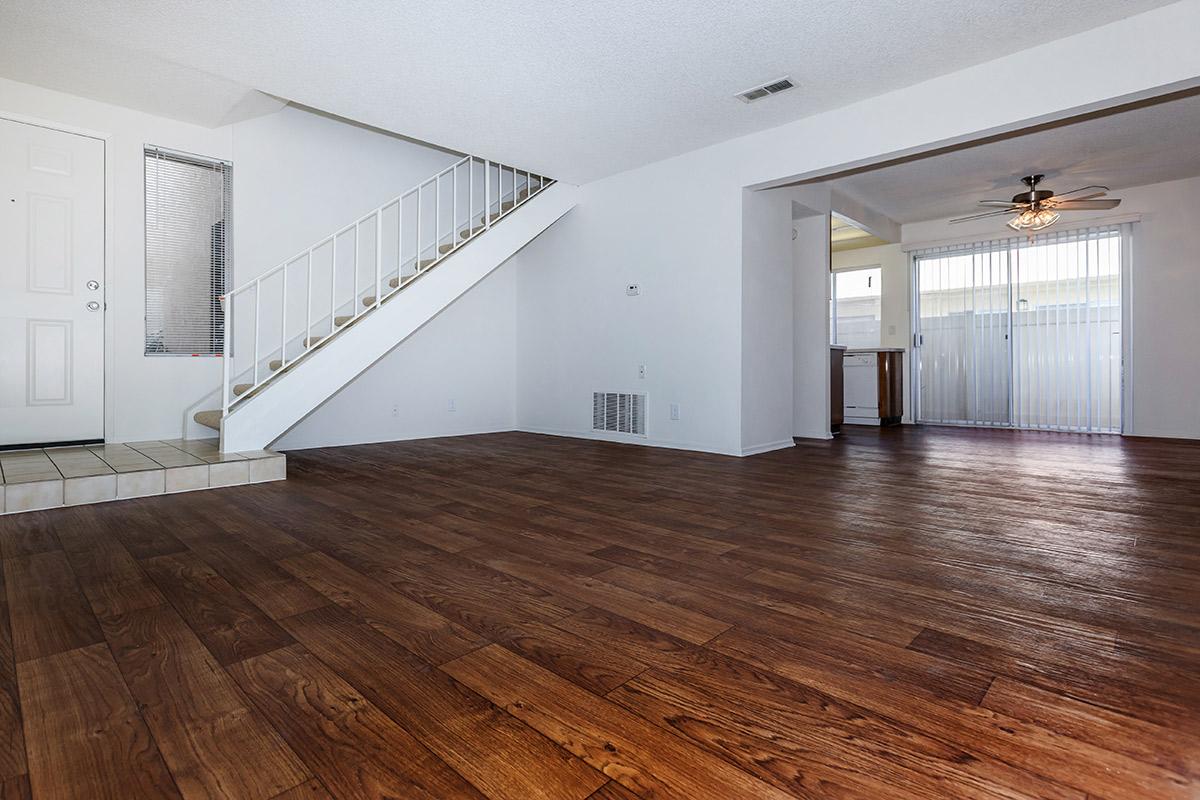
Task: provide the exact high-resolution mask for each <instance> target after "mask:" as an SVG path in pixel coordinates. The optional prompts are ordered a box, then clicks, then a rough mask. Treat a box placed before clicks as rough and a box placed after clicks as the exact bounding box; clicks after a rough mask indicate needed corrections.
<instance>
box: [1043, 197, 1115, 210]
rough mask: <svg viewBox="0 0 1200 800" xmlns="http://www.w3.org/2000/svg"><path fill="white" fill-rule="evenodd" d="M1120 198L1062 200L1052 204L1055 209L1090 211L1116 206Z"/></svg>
mask: <svg viewBox="0 0 1200 800" xmlns="http://www.w3.org/2000/svg"><path fill="white" fill-rule="evenodd" d="M1119 205H1121V201H1120V200H1115V199H1114V200H1064V201H1063V202H1061V203H1055V204H1054V210H1055V211H1091V210H1092V209H1097V210H1099V209H1105V208H1116V207H1117V206H1119Z"/></svg>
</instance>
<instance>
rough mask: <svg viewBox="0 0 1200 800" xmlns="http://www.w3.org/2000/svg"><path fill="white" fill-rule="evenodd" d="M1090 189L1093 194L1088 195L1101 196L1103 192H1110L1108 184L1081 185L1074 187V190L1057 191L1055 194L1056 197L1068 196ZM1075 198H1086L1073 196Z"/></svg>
mask: <svg viewBox="0 0 1200 800" xmlns="http://www.w3.org/2000/svg"><path fill="white" fill-rule="evenodd" d="M1089 190H1091V192H1092V194H1089V195H1088V197H1099V196H1100V195H1102V194H1107V193H1108V187H1107V186H1080V187H1079V188H1078V189H1072V190H1071V191H1069V192H1055V194H1054V196H1055V197H1066V196H1067V195H1071V194H1076V193H1078V192H1086V191H1089ZM1073 199H1075V200H1082V199H1084V198H1082V197H1076V198H1073Z"/></svg>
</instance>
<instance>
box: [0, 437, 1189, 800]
mask: <svg viewBox="0 0 1200 800" xmlns="http://www.w3.org/2000/svg"><path fill="white" fill-rule="evenodd" d="M1197 520H1200V446H1197V445H1196V444H1195V443H1188V442H1172V441H1142V440H1131V439H1122V438H1120V437H1107V436H1071V435H1061V434H1047V433H1022V432H1013V431H972V430H959V429H935V428H927V427H913V426H903V427H899V428H890V429H869V428H855V427H852V426H848V429H847V430H846V431H844V432H843V434H842V435H841V436H839V437H838V438H837V439H836V440H833V441H821V442H817V441H799V442H797V446H796V447H794V448H790V449H785V450H780V451H776V452H772V453H767V454H763V455H760V456H755V457H753V458H746V459H732V458H727V457H722V456H713V455H705V454H697V453H686V452H680V451H669V450H659V449H654V448H633V447H628V446H625V445H617V444H610V443H603V442H593V441H582V440H573V439H564V438H559V437H550V436H540V435H533V434H523V433H502V434H488V435H481V436H471V437H459V438H447V439H431V440H416V441H409V442H398V443H387V444H376V445H361V446H354V447H342V448H319V449H314V450H306V451H297V452H294V453H289V479H288V480H287V481H286V482H273V483H266V484H257V485H251V486H243V487H234V488H227V489H222V490H220V491H215V492H196V493H187V494H180V495H171V496H162V497H151V498H141V499H137V500H131V501H121V502H117V503H106V504H100V505H96V506H83V507H75V508H69V509H57V510H50V511H43V512H35V513H33V514H26V515H19V516H15V517H14V516H10V517H3V518H0V558H2V559H3V560H4V561H5V564H4V571H3V572H2V573H0V575H3V576H4V577H6V578H8V579H9V580H8V581H7V582H6V583H5V582H3V581H0V583H2V584H4V585H3V586H0V597H3V598H4V600H5V601H8V602H7V605H8V607H7V609H5V608H4V605H5V603H3V602H0V736H2V737H3V742H2V744H3V746H4V749H5V751H7V752H3V753H0V769H2V770H3V771H2V772H0V800H2V799H3V798H6V797H7V796H8V795H12V794H14V793H15V794H16V796H18V797H21V798H22V800H32V798H31V797H29V796H28V795H30V794H33V795H34V796H38V793H37V792H31V789H32V790H36V789H37V788H38V785H39V784H38V781H39V780H41V781H43V783H42V784H41V785H47V784H46V783H45V781H47V780H54V781H57V782H58V784H57V786H50V788H49V789H47V791H46V792H45V793H44V795H49V796H55V793H56V792H57V793H58V794H60V795H61V794H70V793H72V792H73V791H74V789H75V788H78V787H83V789H82V791H84V792H85V794H84V796H88V797H89V800H90V797H92V796H97V797H102V798H103V797H113V798H114V799H115V798H121V799H122V800H123V798H124V797H127V796H138V794H139V792H140V793H141V794H143V795H145V794H151V795H153V794H165V795H166V796H171V793H172V792H174V791H175V790H177V789H182V790H183V793H184V794H186V795H189V796H194V795H201V796H204V795H208V796H212V795H220V796H224V797H239V798H240V797H244V796H251V797H259V798H262V799H263V800H266V798H267V797H269V796H270V795H271V794H274V796H275V797H276V798H281V799H282V800H329V798H331V797H350V796H361V795H363V794H366V795H367V796H370V795H371V794H380V795H381V794H385V793H387V792H388V791H390V793H391V794H392V795H401V796H403V795H404V791H403V789H400V790H395V789H396V787H395V786H394V785H393V784H394V782H395V781H397V780H401V781H402V780H404V779H406V778H405V776H408V777H413V776H412V775H409V772H407V771H406V770H411V769H414V768H416V769H417V771H418V772H420V774H421V775H423V776H425V777H426V778H430V780H433V778H432V777H431V775H434V774H435V773H436V774H437V775H440V776H442V777H443V778H444V777H446V776H447V775H458V776H459V778H454V777H450V778H449V780H450V781H452V782H453V781H458V782H457V783H456V784H446V785H443V786H441V790H440V791H441V793H442V794H445V795H448V796H454V795H455V794H456V793H458V792H459V790H460V789H462V787H465V786H467V785H468V784H469V786H470V787H472V788H469V789H466V791H467V792H471V791H475V792H478V793H479V794H483V795H485V796H489V797H506V798H508V797H515V798H521V800H526V798H537V797H553V798H556V800H557V798H578V799H579V800H582V799H583V798H585V797H588V796H591V797H592V798H593V800H630V798H632V797H640V796H649V794H650V793H649V791H648V790H649V789H651V788H656V789H658V790H659V791H658V795H656V796H661V795H662V794H663V793H664V792H668V790H669V792H674V793H678V794H687V795H690V796H691V797H692V798H696V799H697V800H708V798H710V797H713V798H717V797H719V798H720V800H725V799H726V798H729V800H734V799H735V798H737V800H740V798H741V797H745V796H750V797H758V796H760V795H761V794H762V789H763V787H766V786H770V787H773V788H774V789H775V790H777V791H782V792H785V793H787V794H789V795H792V796H797V797H805V798H814V800H816V799H817V798H840V800H846V798H854V797H868V798H871V800H882V798H892V797H895V798H911V797H919V798H925V797H930V798H932V797H967V798H974V797H978V798H985V797H986V798H990V797H999V798H1018V797H1019V798H1031V797H1037V798H1070V799H1071V800H1079V798H1081V797H1083V796H1085V795H1086V796H1087V797H1088V800H1099V798H1104V799H1105V800H1121V799H1123V798H1137V799H1138V800H1151V799H1152V798H1153V799H1154V800H1157V798H1169V799H1171V798H1180V797H1187V798H1194V797H1196V796H1200V775H1198V770H1200V760H1198V759H1200V757H1198V756H1197V753H1198V752H1200V744H1198V742H1200V681H1197V680H1195V677H1194V676H1195V675H1196V674H1198V673H1200V524H1197ZM13 577H15V578H16V581H15V582H13V581H12V580H11V579H12V578H13ZM274 618H278V619H274ZM6 621H7V624H8V626H9V627H8V628H7V630H8V633H9V634H10V637H9V638H11V640H12V641H11V644H9V645H5V642H4V636H3V635H2V634H3V631H4V627H3V625H4V623H5V622H6ZM97 624H98V625H99V627H97ZM97 631H102V632H103V633H104V634H106V635H108V636H109V637H110V639H111V641H110V642H108V643H107V650H106V647H105V645H102V644H101V639H100V638H98V636H97ZM6 646H7V647H9V651H8V655H7V656H6V655H5V647H6ZM72 648H74V649H72ZM45 652H50V653H52V654H51V655H49V656H47V657H38V656H39V654H42V653H45ZM109 652H111V653H114V654H116V655H117V656H118V657H119V658H118V661H119V663H117V662H114V661H112V658H111V657H110V656H108V655H107V653H109ZM22 655H24V656H28V658H27V659H26V660H23V661H21V660H20V659H21V658H22ZM43 663H47V664H50V665H52V666H53V665H54V664H60V667H56V668H54V669H51V671H50V673H48V675H49V676H50V680H51V683H54V684H55V687H51V688H54V689H55V691H53V692H50V691H48V689H47V687H46V686H42V687H40V688H39V687H37V686H33V684H30V685H26V683H25V680H24V679H25V677H26V674H27V672H28V669H29V668H30V667H31V665H41V664H43ZM5 664H7V665H8V677H7V678H6V677H5V674H6V673H5V667H4V665H5ZM61 664H66V667H65V668H63V667H61ZM114 664H116V666H114ZM438 665H447V666H446V669H447V670H450V671H461V675H460V677H462V678H463V679H465V680H467V681H468V682H469V683H470V684H471V686H473V687H474V689H473V688H469V687H468V686H466V685H464V684H463V683H460V682H458V681H457V680H456V679H455V678H454V677H451V675H450V674H449V673H448V672H447V671H443V670H442V669H439V667H438ZM18 667H19V668H18ZM14 671H15V675H16V677H15V678H14V677H13V673H14ZM55 675H57V677H55ZM233 675H236V676H237V681H235V680H234V678H233V677H232V676H233ZM238 681H242V682H243V683H244V686H243V685H240V684H239V683H238ZM6 682H7V686H8V689H9V690H10V691H9V700H8V703H7V706H6V705H5V704H4V701H3V696H4V695H3V692H4V687H5V685H6ZM31 686H33V688H35V689H38V691H39V692H40V694H39V698H40V699H39V702H40V703H42V704H43V705H44V706H46V707H45V708H42V709H41V710H39V711H36V712H35V716H36V719H33V720H32V721H31V717H30V714H29V709H28V707H27V705H28V703H27V698H26V695H27V694H28V690H29V689H30V687H31ZM130 688H132V689H133V692H132V693H130V692H129V689H130ZM60 690H61V691H60ZM476 690H478V691H479V692H483V695H481V694H479V693H477V692H476ZM93 694H95V695H98V697H97V698H94V699H89V700H88V701H87V702H86V703H85V702H84V700H85V698H91V697H92V695H93ZM249 695H253V696H254V699H253V700H252V699H251V697H250V696H249ZM49 697H52V698H53V700H54V705H53V706H49V705H48V703H47V700H46V698H49ZM497 704H499V707H498V705H497ZM139 707H140V708H141V709H143V710H144V714H143V712H142V711H139V710H138V709H139ZM47 714H51V715H54V714H57V715H59V716H58V717H56V718H55V720H56V721H55V722H54V725H56V726H57V732H56V734H55V735H54V736H50V735H49V733H48V730H49V729H48V728H47V727H46V724H45V720H46V719H49V718H48V717H47ZM87 714H93V715H94V717H96V718H90V719H89V718H86V715H87ZM143 716H144V717H145V719H146V721H147V722H148V723H149V724H148V726H147V725H143V724H142V718H143ZM99 717H104V718H105V719H109V718H112V719H116V720H119V722H116V723H112V722H103V721H100V720H98V718H99ZM38 720H42V722H41V723H39V722H38ZM39 724H40V725H41V726H42V727H41V728H40V729H39V730H40V731H41V732H40V733H39V736H40V737H41V740H40V741H39V742H37V743H33V742H32V741H29V740H28V737H26V736H25V733H26V732H27V731H32V730H33V729H34V727H35V726H37V725H39ZM6 726H7V727H6ZM14 726H15V730H16V733H15V734H14V733H13V731H14ZM139 726H141V727H139ZM226 728H228V733H225V730H226ZM67 729H71V730H73V731H74V732H75V733H74V738H72V737H71V736H69V735H68V736H63V735H60V734H62V733H63V732H64V731H67ZM6 730H7V733H6V732H5V731H6ZM68 732H69V731H68ZM151 736H154V737H155V738H154V739H153V740H151V739H150V738H149V737H151ZM139 737H140V738H139ZM247 737H248V738H247ZM405 737H409V738H405ZM392 739H394V740H395V741H396V742H398V743H399V744H398V745H397V747H396V748H395V750H394V751H393V750H391V749H390V748H388V747H385V745H384V743H386V742H387V741H389V740H392ZM21 740H25V741H24V742H23V744H22V741H21ZM138 742H147V743H148V747H144V746H142V745H139V744H138ZM272 742H273V744H272ZM131 743H132V744H131ZM289 743H290V744H289ZM414 743H419V744H414ZM606 745H607V746H608V747H611V748H612V749H611V750H610V749H608V747H606ZM414 748H416V749H414ZM420 748H425V750H427V751H428V752H427V753H425V754H424V756H422V755H421V754H422V753H423V752H424V751H422V750H421V749H420ZM26 749H28V751H29V754H30V759H29V761H28V763H23V762H22V760H21V758H22V756H21V754H22V753H23V752H24V751H25V750H26ZM235 751H236V752H237V753H239V754H242V753H244V757H243V758H242V761H244V762H245V763H246V764H247V765H254V766H257V765H258V763H259V762H260V761H261V762H262V764H263V765H264V766H263V768H262V769H261V770H255V771H254V772H253V774H249V772H248V770H249V767H247V768H246V769H247V773H245V774H244V773H242V772H239V767H238V765H236V764H234V763H232V755H231V754H232V753H234V752H235ZM260 751H263V752H273V753H276V755H265V756H262V757H259V756H257V755H256V753H258V752H260ZM147 753H148V755H145V754H147ZM278 753H284V754H289V753H290V754H291V755H283V756H280V755H278ZM575 753H580V754H582V755H581V756H576V755H575ZM35 756H36V758H37V759H40V761H38V763H39V764H41V765H42V767H40V768H39V769H40V770H41V772H40V773H39V772H38V769H35V768H34V767H33V766H31V765H32V764H33V762H34V757H35ZM410 756H411V757H412V758H409V757H410ZM97 758H99V759H100V760H99V761H97V760H96V759H97ZM583 758H586V759H590V760H589V761H587V762H585V761H583V760H581V759H583ZM281 759H282V760H281ZM51 762H53V765H54V774H53V775H51V774H50V770H48V769H47V768H46V767H45V765H46V764H47V763H51ZM438 763H442V764H444V765H445V769H449V770H451V771H452V773H450V772H446V771H445V769H443V770H441V771H438V769H437V767H436V766H434V767H432V768H431V769H433V772H428V771H424V768H423V767H414V766H413V765H430V764H432V765H437V764H438ZM146 764H151V765H157V766H153V767H152V768H149V769H148V770H147V768H146V767H145V765H146ZM588 764H593V765H596V766H600V767H602V768H606V769H608V773H607V774H603V773H601V772H600V770H598V769H596V768H595V766H589V765H588ZM130 770H133V771H138V770H141V771H142V772H143V773H145V774H149V775H150V776H151V780H150V782H149V783H148V784H147V783H146V782H145V780H144V778H143V784H142V785H141V786H139V784H138V783H137V779H134V780H133V781H132V782H131V783H130V785H131V786H132V787H133V788H132V789H131V790H129V791H125V790H124V787H123V786H122V787H121V791H120V792H117V791H116V790H110V789H104V790H100V793H99V794H97V793H96V792H97V790H95V788H94V786H95V785H96V784H97V780H99V781H100V782H105V781H108V780H109V778H112V777H114V776H124V775H125V773H127V772H129V771H130ZM156 770H157V773H156V772H155V771H156ZM172 771H174V774H172ZM6 772H7V773H11V774H8V775H5V773H6ZM59 772H61V773H62V775H59V774H58V773H59ZM39 774H40V775H41V777H40V778H39V777H38V775H39ZM155 774H158V775H160V776H165V779H166V782H165V784H164V785H165V787H166V788H164V789H163V791H162V792H155V791H154V790H153V789H150V788H147V786H149V787H154V788H159V787H157V785H156V784H155V783H154V777H153V776H154V775H155ZM317 775H320V778H318V777H316V776H317ZM271 776H274V777H271ZM310 776H311V777H310ZM31 777H32V778H34V783H33V785H32V786H31V785H30V783H29V780H28V778H31ZM322 779H324V781H323V780H322ZM460 779H461V780H460ZM464 781H465V783H464ZM620 781H625V783H626V784H628V786H626V785H622V783H621V782H620ZM639 781H642V782H639ZM654 781H657V782H658V783H657V784H654V783H653V782H654ZM739 781H751V783H749V784H746V783H738V782H739ZM234 784H237V785H236V786H235V785H234ZM402 785H403V784H401V786H402ZM430 785H431V786H432V785H438V784H430ZM455 786H457V787H458V789H456V788H455ZM629 787H635V788H636V789H637V791H636V792H635V791H633V790H632V789H631V788H629ZM747 787H752V788H747ZM105 791H107V792H108V794H107V795H106V794H105V793H104V792H105ZM414 791H415V790H414ZM75 794H76V795H78V794H79V793H78V792H75Z"/></svg>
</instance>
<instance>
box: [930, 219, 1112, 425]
mask: <svg viewBox="0 0 1200 800" xmlns="http://www.w3.org/2000/svg"><path fill="white" fill-rule="evenodd" d="M1125 236H1127V229H1124V230H1123V228H1122V227H1121V226H1110V227H1102V228H1088V229H1085V230H1078V231H1064V232H1061V233H1051V234H1043V235H1041V236H1037V237H1035V238H1033V239H1029V238H1026V237H1013V238H1007V239H998V240H992V241H987V242H978V243H974V244H971V245H956V246H949V247H940V248H933V249H929V250H921V251H918V252H916V253H914V254H913V277H914V284H915V289H916V291H915V298H916V304H915V305H916V309H915V310H916V314H915V317H914V319H915V325H914V327H915V337H914V344H915V345H916V346H915V348H914V353H915V359H914V362H915V364H916V375H917V380H918V387H919V391H918V392H917V393H916V397H915V400H916V405H917V421H918V422H932V423H941V424H956V425H976V426H988V427H1017V428H1035V429H1042V430H1065V431H1091V432H1119V431H1120V430H1121V351H1122V346H1121V318H1122V317H1121V261H1122V252H1123V248H1122V243H1123V238H1124V237H1125Z"/></svg>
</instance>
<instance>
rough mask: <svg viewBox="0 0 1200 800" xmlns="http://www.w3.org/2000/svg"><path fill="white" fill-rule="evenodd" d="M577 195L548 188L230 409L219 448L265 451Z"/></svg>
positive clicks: (559, 186) (572, 189)
mask: <svg viewBox="0 0 1200 800" xmlns="http://www.w3.org/2000/svg"><path fill="white" fill-rule="evenodd" d="M578 193H579V190H578V187H576V186H572V185H570V184H565V183H555V184H553V185H551V186H549V187H547V188H546V189H544V190H542V191H541V192H539V193H538V194H537V195H535V196H534V197H532V198H530V199H529V200H527V201H526V202H525V203H523V204H522V205H521V207H520V209H519V210H517V211H515V212H514V213H512V214H511V215H506V216H505V217H504V218H503V219H502V220H501V221H499V222H497V223H495V224H493V226H492V228H491V229H490V230H488V231H486V232H485V233H481V234H480V235H479V236H477V237H476V238H474V239H472V240H470V241H469V242H468V243H467V244H465V245H463V247H462V249H461V250H458V251H456V252H454V254H453V256H452V257H448V258H447V259H446V260H445V261H444V262H443V263H441V264H438V265H437V266H435V267H433V268H431V269H430V270H429V272H428V273H426V274H423V275H421V276H420V277H419V278H418V279H416V280H414V281H413V282H412V283H411V284H409V285H407V286H405V287H404V288H403V289H401V290H400V291H399V292H397V293H396V294H395V295H394V296H393V297H391V298H390V299H388V300H386V301H384V303H383V304H382V305H380V307H379V308H376V309H374V310H372V311H371V312H370V313H369V314H367V315H366V316H364V317H362V318H361V319H359V320H358V321H356V322H355V323H354V324H353V325H350V326H348V327H346V328H344V329H342V330H340V331H338V333H337V334H336V335H335V336H334V337H333V338H332V339H330V340H329V341H328V342H324V343H323V344H321V345H320V346H319V347H318V348H317V349H316V350H315V352H313V353H311V354H310V355H308V356H307V357H306V358H305V359H304V361H303V362H301V363H298V364H296V365H295V366H294V367H291V368H289V369H288V371H287V372H285V373H284V374H282V375H279V376H278V377H277V378H275V379H274V380H272V381H271V382H270V383H269V384H267V385H266V386H265V387H264V388H262V389H260V390H259V391H258V392H256V393H255V394H254V395H253V396H252V397H249V398H247V399H246V400H243V401H242V402H240V403H238V404H237V405H236V406H235V407H234V408H233V409H231V410H230V412H229V414H228V416H226V417H225V418H224V420H223V421H222V424H221V449H222V450H223V451H226V452H248V451H252V450H264V449H266V448H267V447H268V446H269V445H270V444H271V443H272V442H274V441H275V440H276V439H278V438H279V437H280V436H282V435H283V434H284V433H286V432H287V431H288V430H290V429H291V428H292V427H293V426H294V425H296V424H297V423H298V422H300V421H301V420H302V419H304V418H305V417H306V416H308V415H309V414H310V413H312V412H313V411H314V410H316V409H317V408H318V407H319V406H320V405H321V404H322V403H324V402H325V401H326V400H327V399H329V398H330V397H332V396H333V395H334V394H336V393H337V392H338V391H339V390H340V389H341V388H342V387H344V386H345V385H346V384H348V383H350V381H352V380H354V379H355V378H357V377H358V376H359V375H361V374H362V373H363V372H365V371H366V370H367V369H368V368H370V367H371V366H372V365H373V364H375V362H377V361H379V360H380V359H381V358H383V357H384V356H385V355H387V354H388V353H389V352H390V351H391V350H392V349H394V348H395V347H396V346H397V345H398V344H400V343H401V342H403V341H404V340H405V339H407V338H408V337H409V336H411V335H412V334H413V333H415V332H416V331H417V330H418V329H419V328H421V326H423V325H424V324H425V323H427V322H428V321H429V320H431V319H433V318H434V317H435V316H437V315H438V314H439V313H440V312H441V311H442V310H443V309H445V308H446V307H447V306H449V305H450V304H451V303H452V302H454V301H455V300H456V299H458V298H459V297H461V296H462V295H463V294H464V293H465V292H466V291H467V290H468V289H470V288H471V287H472V286H474V285H475V284H477V283H479V282H480V281H481V280H483V279H484V278H486V277H487V276H488V275H489V274H491V273H492V272H493V271H494V270H496V269H497V268H498V267H500V265H501V264H503V263H504V262H505V261H507V260H508V259H509V258H511V257H512V256H513V255H515V254H516V253H517V251H519V250H520V249H521V248H522V247H524V246H525V245H526V244H528V243H529V242H531V241H532V240H533V239H534V238H535V237H537V236H538V234H540V233H542V231H544V230H546V229H547V228H549V227H550V226H551V225H553V224H554V223H555V222H556V221H557V220H558V219H559V218H560V217H562V216H563V215H564V214H566V213H567V212H568V211H570V210H571V209H572V208H574V207H575V204H576V202H577V198H578Z"/></svg>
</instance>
